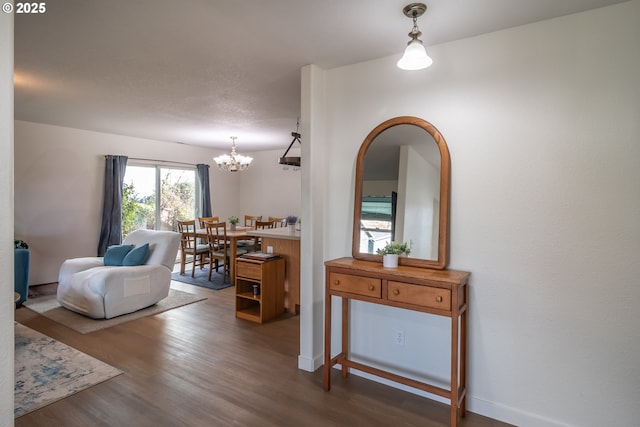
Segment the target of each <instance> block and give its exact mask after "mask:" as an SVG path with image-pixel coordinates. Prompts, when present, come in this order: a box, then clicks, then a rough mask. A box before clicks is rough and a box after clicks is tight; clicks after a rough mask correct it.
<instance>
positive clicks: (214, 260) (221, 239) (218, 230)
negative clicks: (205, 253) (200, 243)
mask: <svg viewBox="0 0 640 427" xmlns="http://www.w3.org/2000/svg"><path fill="white" fill-rule="evenodd" d="M205 228H206V230H207V241H208V242H209V280H211V273H212V272H213V270H214V264H215V270H216V272H217V271H218V268H220V263H219V261H222V281H223V282H224V280H225V277H226V274H227V272H229V273H230V262H229V260H230V259H231V245H230V243H229V242H228V241H227V223H226V222H205ZM245 253H247V251H246V249H243V248H237V249H236V256H238V255H242V254H245Z"/></svg>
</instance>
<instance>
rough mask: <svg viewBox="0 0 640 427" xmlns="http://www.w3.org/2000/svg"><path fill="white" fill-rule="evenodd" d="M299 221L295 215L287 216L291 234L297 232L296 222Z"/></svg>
mask: <svg viewBox="0 0 640 427" xmlns="http://www.w3.org/2000/svg"><path fill="white" fill-rule="evenodd" d="M297 221H298V217H297V216H295V215H289V216H287V226H288V227H289V231H290V232H292V233H293V232H295V231H296V222H297Z"/></svg>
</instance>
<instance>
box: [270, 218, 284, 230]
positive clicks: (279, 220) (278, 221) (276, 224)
mask: <svg viewBox="0 0 640 427" xmlns="http://www.w3.org/2000/svg"><path fill="white" fill-rule="evenodd" d="M286 220H287V219H286V218H282V217H278V216H270V217H269V221H271V222H273V227H274V228H278V227H285V226H286V225H287V222H286Z"/></svg>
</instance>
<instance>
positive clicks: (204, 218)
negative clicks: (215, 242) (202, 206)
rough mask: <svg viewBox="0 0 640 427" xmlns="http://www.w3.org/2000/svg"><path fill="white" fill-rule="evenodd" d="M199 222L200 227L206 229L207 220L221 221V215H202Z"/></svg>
mask: <svg viewBox="0 0 640 427" xmlns="http://www.w3.org/2000/svg"><path fill="white" fill-rule="evenodd" d="M198 222H199V223H200V228H202V229H203V230H204V228H205V227H204V223H205V222H220V217H219V216H201V217H199V218H198Z"/></svg>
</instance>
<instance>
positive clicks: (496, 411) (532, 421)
mask: <svg viewBox="0 0 640 427" xmlns="http://www.w3.org/2000/svg"><path fill="white" fill-rule="evenodd" d="M301 369H302V368H301ZM334 369H340V365H336V366H334ZM350 374H351V375H356V376H359V377H362V378H366V379H369V380H371V381H375V382H378V383H381V384H385V385H388V386H390V387H393V388H397V389H399V390H403V391H406V392H409V393H412V394H416V395H418V396H422V397H425V398H428V399H432V400H435V401H437V402H441V403H444V404H447V405H448V404H449V399H445V398H443V397H440V396H436V395H434V394H430V393H427V392H425V391H422V390H418V389H415V388H412V387H408V386H405V385H403V384H399V383H396V382H395V381H389V380H385V379H384V378H380V377H378V376H375V375H370V374H367V373H366V372H361V371H358V370H356V369H352V370H351V371H350ZM467 410H468V411H469V412H473V413H475V414H478V415H483V416H485V417H489V418H492V419H494V420H498V421H502V422H505V423H509V424H513V425H514V426H526V427H571V425H570V424H565V423H562V422H560V421H557V420H553V419H550V418H547V417H544V416H542V415H539V414H533V413H530V412H525V411H522V410H520V409H517V408H513V407H511V406H506V405H502V404H500V403H495V402H490V401H487V400H483V399H478V398H475V397H473V396H470V395H467Z"/></svg>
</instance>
